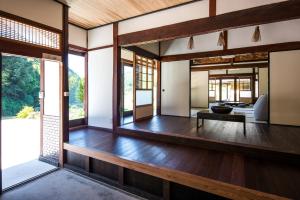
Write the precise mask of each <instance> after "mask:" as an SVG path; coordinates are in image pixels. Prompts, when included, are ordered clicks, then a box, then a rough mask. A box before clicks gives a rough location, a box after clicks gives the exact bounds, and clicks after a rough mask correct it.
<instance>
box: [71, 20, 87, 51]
mask: <svg viewBox="0 0 300 200" xmlns="http://www.w3.org/2000/svg"><path fill="white" fill-rule="evenodd" d="M69 44H73V45H76V46H80V47H84V48H87V30H85V29H82V28H79V27H77V26H74V25H72V24H69Z"/></svg>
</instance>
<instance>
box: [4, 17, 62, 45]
mask: <svg viewBox="0 0 300 200" xmlns="http://www.w3.org/2000/svg"><path fill="white" fill-rule="evenodd" d="M60 36H61V34H60V33H57V32H53V31H49V30H46V29H42V28H39V27H36V26H32V25H29V24H26V23H23V22H18V21H15V20H12V19H8V18H5V17H1V16H0V37H2V38H5V39H10V40H16V41H19V42H23V43H29V44H33V45H37V46H42V47H47V48H52V49H57V50H59V49H60Z"/></svg>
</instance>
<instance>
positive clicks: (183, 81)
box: [161, 60, 190, 117]
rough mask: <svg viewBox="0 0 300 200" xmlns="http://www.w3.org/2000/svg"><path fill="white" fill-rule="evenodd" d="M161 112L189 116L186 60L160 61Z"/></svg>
mask: <svg viewBox="0 0 300 200" xmlns="http://www.w3.org/2000/svg"><path fill="white" fill-rule="evenodd" d="M161 89H162V92H161V114H162V115H174V116H186V117H188V116H189V112H190V111H189V104H190V63H189V61H188V60H185V61H175V62H162V66H161Z"/></svg>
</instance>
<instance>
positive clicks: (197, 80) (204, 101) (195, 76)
mask: <svg viewBox="0 0 300 200" xmlns="http://www.w3.org/2000/svg"><path fill="white" fill-rule="evenodd" d="M191 106H192V107H194V108H195V107H201V108H208V71H199V72H192V73H191Z"/></svg>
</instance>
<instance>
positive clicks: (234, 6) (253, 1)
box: [217, 0, 286, 15]
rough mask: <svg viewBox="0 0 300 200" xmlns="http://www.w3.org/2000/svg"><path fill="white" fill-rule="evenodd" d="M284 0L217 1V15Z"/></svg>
mask: <svg viewBox="0 0 300 200" xmlns="http://www.w3.org/2000/svg"><path fill="white" fill-rule="evenodd" d="M282 1H286V0H217V15H220V14H224V13H228V12H233V11H237V10H243V9H247V8H253V7H257V6H262V5H267V4H272V3H278V2H282Z"/></svg>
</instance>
